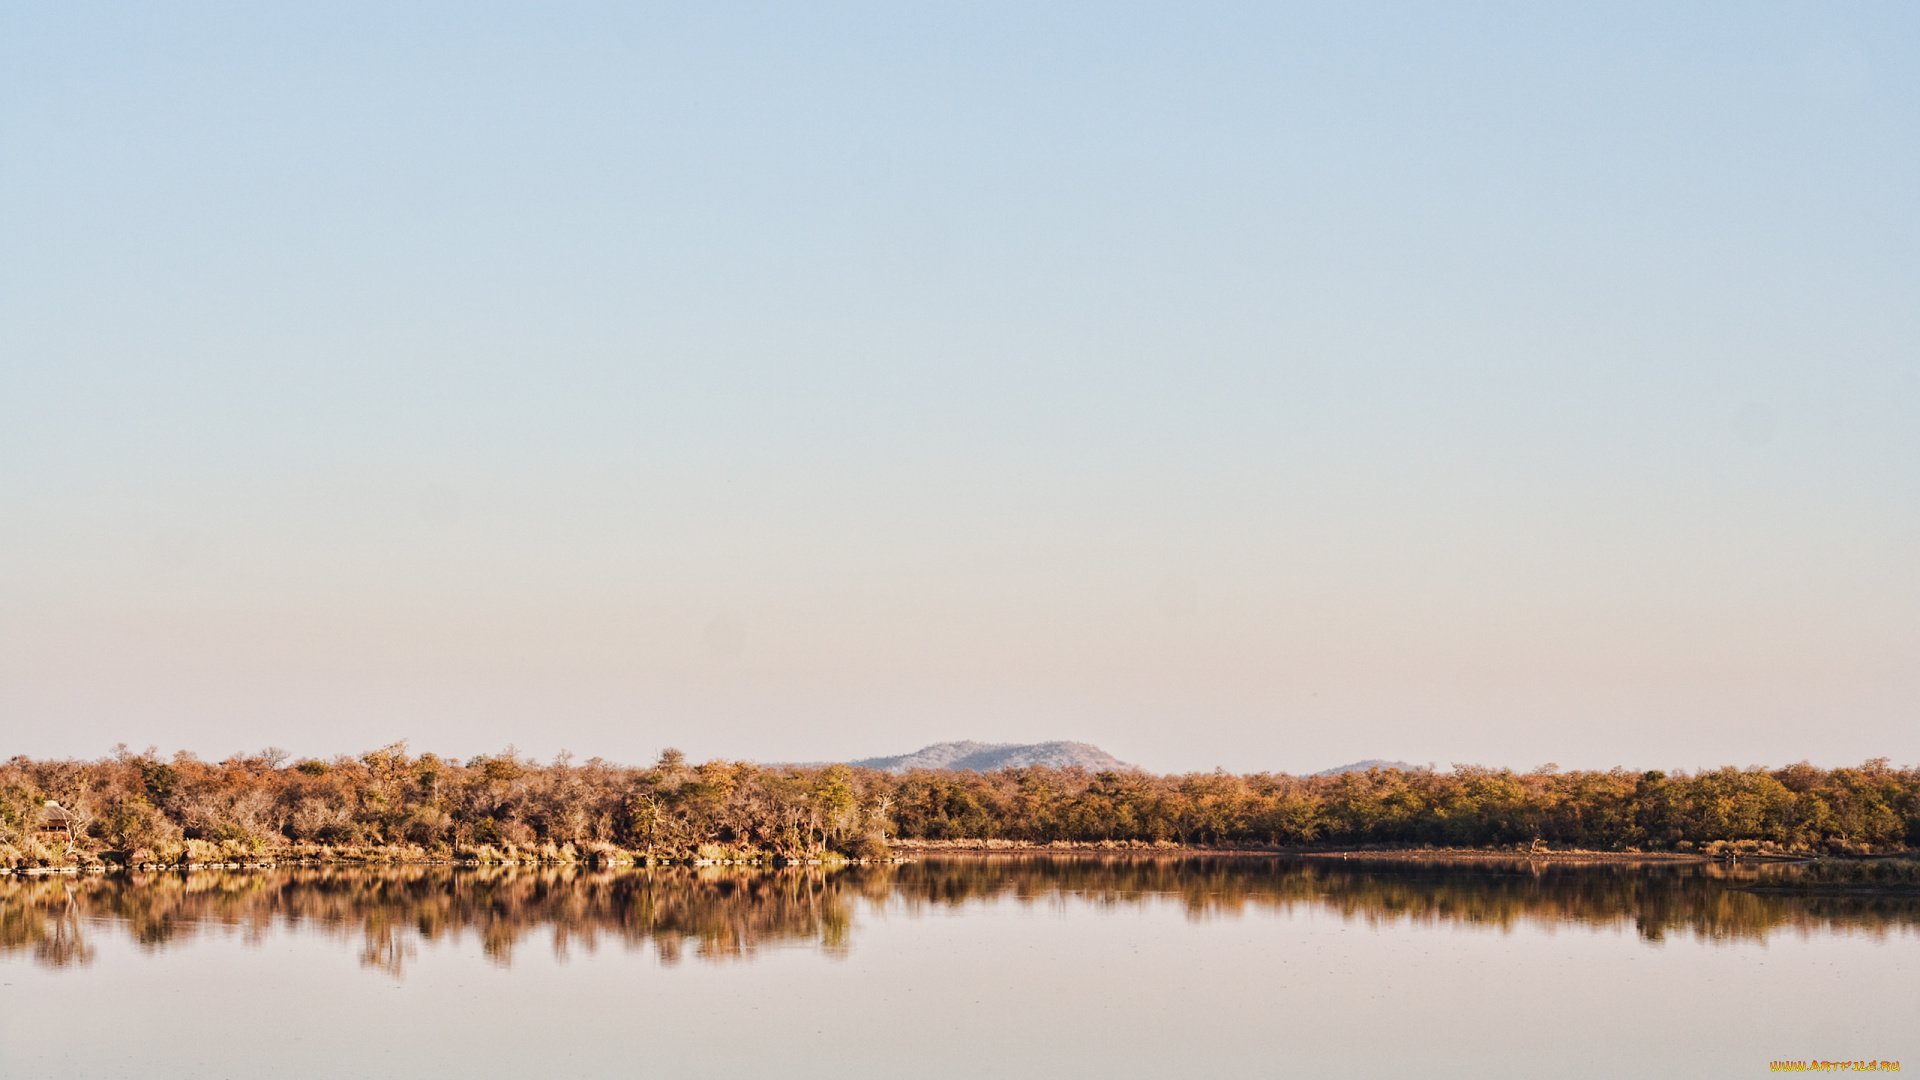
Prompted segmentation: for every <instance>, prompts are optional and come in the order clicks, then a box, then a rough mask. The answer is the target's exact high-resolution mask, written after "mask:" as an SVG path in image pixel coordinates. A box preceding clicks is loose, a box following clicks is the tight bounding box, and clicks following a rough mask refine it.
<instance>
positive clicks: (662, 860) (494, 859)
mask: <svg viewBox="0 0 1920 1080" xmlns="http://www.w3.org/2000/svg"><path fill="white" fill-rule="evenodd" d="M888 846H889V848H890V849H891V851H892V855H891V856H890V857H887V858H867V859H852V858H846V857H844V856H838V855H830V856H827V857H824V858H821V857H811V858H810V857H793V856H781V855H761V854H756V853H750V852H729V853H727V854H726V855H721V856H718V857H691V858H690V857H684V856H682V857H665V856H648V855H645V854H641V853H629V852H620V853H617V854H616V853H611V852H589V853H585V854H584V855H580V856H573V857H569V856H567V855H561V854H558V853H556V852H549V851H528V852H524V853H523V852H518V851H514V852H498V853H493V852H489V853H488V855H487V856H485V857H480V858H475V857H473V856H470V855H465V854H463V853H451V852H450V853H435V852H428V851H424V850H421V849H419V848H412V849H408V848H405V847H402V848H397V849H396V848H384V849H383V848H373V849H357V850H356V849H346V850H319V851H315V850H307V851H287V852H262V853H259V854H257V855H256V856H255V857H253V858H246V857H242V858H238V859H235V858H227V859H218V858H215V859H207V860H204V861H196V862H172V863H158V862H150V863H124V862H115V861H110V860H99V859H97V857H95V858H94V860H93V861H90V862H88V863H87V864H85V865H75V866H31V867H29V866H16V867H0V875H9V874H12V875H22V876H27V875H43V874H101V873H130V872H134V871H139V872H143V873H160V872H165V871H175V870H181V871H186V870H193V871H207V870H269V869H276V868H282V867H308V868H312V867H341V866H447V867H485V866H517V867H574V868H579V869H587V870H627V869H653V868H666V867H689V868H702V867H719V866H724V867H734V868H739V869H749V868H754V869H763V870H777V869H786V868H790V867H822V868H838V867H848V866H885V865H897V864H900V863H907V862H916V861H919V860H921V859H923V858H929V857H931V858H939V857H943V856H955V857H965V858H994V857H1001V858H1004V857H1010V856H1013V857H1023V858H1036V857H1037V858H1164V859H1190V858H1284V859H1306V860H1314V861H1316V862H1363V863H1382V864H1384V863H1401V864H1404V863H1428V864H1433V865H1448V864H1452V865H1473V864H1491V863H1501V864H1512V863H1522V862H1524V863H1536V864H1537V863H1560V864H1568V865H1573V864H1614V865H1636V864H1638V865H1649V864H1664V865H1721V866H1764V865H1781V864H1792V863H1804V862H1810V861H1813V860H1815V859H1818V858H1834V856H1821V855H1818V854H1816V853H1813V852H1781V851H1772V852H1757V851H1743V852H1699V851H1595V850H1587V849H1580V848H1555V849H1540V850H1534V849H1531V848H1525V847H1509V848H1466V847H1447V848H1434V847H1418V848H1414V847H1404V848H1402V847H1380V846H1372V847H1337V846H1327V845H1313V846H1297V847H1286V846H1277V845H1261V846H1224V845H1220V846H1216V845H1205V844H1176V843H1171V842H1164V841H1163V842H1158V843H1150V842H1145V841H1064V840H1055V841H1045V842H1042V841H1031V840H897V841H893V842H891V843H890V844H889V845H888ZM1901 856H1905V857H1907V858H1912V857H1914V853H1913V852H1912V851H1907V852H1897V853H1888V854H1881V855H1856V856H1841V857H1840V858H1845V859H1848V860H1849V861H1853V860H1866V859H1874V858H1888V857H1896V858H1897V857H1901ZM1791 891H1795V892H1802V891H1804V888H1795V889H1793V890H1791Z"/></svg>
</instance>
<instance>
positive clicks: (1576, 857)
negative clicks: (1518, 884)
mask: <svg viewBox="0 0 1920 1080" xmlns="http://www.w3.org/2000/svg"><path fill="white" fill-rule="evenodd" d="M892 846H893V847H894V849H895V850H897V851H901V852H907V853H912V854H915V855H923V856H924V855H1130V856H1154V855H1164V856H1169V857H1192V856H1275V855H1278V856H1285V857H1287V858H1297V859H1325V860H1338V861H1363V862H1512V861H1514V860H1516V859H1519V860H1526V861H1529V862H1570V863H1571V862H1582V863H1593V862H1611V863H1716V862H1726V861H1729V859H1733V860H1737V861H1739V862H1744V863H1754V862H1799V861H1804V860H1807V859H1811V858H1813V857H1814V856H1813V854H1812V853H1811V852H1780V851H1773V852H1769V851H1742V852H1737V853H1726V852H1720V851H1592V850H1587V849H1582V848H1564V847H1563V848H1548V847H1533V846H1523V845H1512V846H1506V847H1488V848H1460V847H1448V848H1435V847H1388V846H1372V847H1333V846H1326V845H1314V846H1285V845H1272V844H1267V845H1251V844H1249V845H1206V844H1177V843H1173V842H1171V841H1161V842H1158V843H1152V842H1147V841H1140V840H1132V841H1125V840H1109V841H1094V842H1087V841H1067V840H1055V841H1051V842H1047V843H1037V842H1033V841H1026V840H900V841H894V842H892Z"/></svg>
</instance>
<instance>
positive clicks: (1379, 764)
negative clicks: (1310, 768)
mask: <svg viewBox="0 0 1920 1080" xmlns="http://www.w3.org/2000/svg"><path fill="white" fill-rule="evenodd" d="M1368 769H1399V770H1400V771H1401V772H1412V771H1413V770H1414V766H1412V765H1409V764H1407V763H1406V762H1404V761H1384V760H1382V759H1380V758H1368V759H1367V760H1365V761H1356V762H1354V763H1353V764H1351V765H1335V766H1334V767H1333V768H1331V769H1321V770H1320V771H1319V772H1317V773H1314V774H1312V775H1314V776H1339V775H1340V774H1341V773H1347V772H1366V771H1367V770H1368Z"/></svg>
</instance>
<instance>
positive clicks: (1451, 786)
mask: <svg viewBox="0 0 1920 1080" xmlns="http://www.w3.org/2000/svg"><path fill="white" fill-rule="evenodd" d="M50 804H58V807H59V813H58V815H57V820H58V826H57V827H54V828H49V827H48V823H49V821H52V820H55V819H56V815H55V814H54V813H53V812H52V811H50V810H49V806H50ZM895 839H944V840H970V839H971V840H984V839H1011V840H1029V841H1036V842H1048V841H1055V840H1071V841H1096V842H1097V841H1148V842H1173V843H1182V844H1197V845H1283V846H1284V845H1306V844H1434V845H1459V846H1497V845H1509V844H1528V843H1533V842H1543V843H1547V844H1554V845H1562V846H1572V847H1581V848H1591V849H1601V850H1626V849H1640V850H1682V851H1685V850H1697V849H1700V848H1702V847H1705V846H1709V845H1716V846H1718V845H1739V846H1741V847H1743V848H1745V849H1755V850H1800V851H1825V852H1873V851H1890V850H1897V849H1903V848H1907V847H1911V846H1915V845H1916V844H1920V769H1914V768H1904V769H1902V768H1894V767H1892V766H1890V765H1889V764H1888V763H1887V762H1886V761H1885V760H1884V759H1881V760H1874V761H1869V762H1866V763H1865V764H1863V765H1860V766H1857V767H1851V768H1836V769H1820V768H1816V767H1814V766H1811V765H1807V764H1800V765H1790V766H1787V767H1785V768H1779V769H1757V768H1756V769H1732V768H1728V769H1720V770H1709V771H1702V772H1698V773H1692V774H1687V773H1675V774H1671V775H1668V774H1665V773H1661V772H1632V771H1628V770H1624V769H1614V770H1611V771H1606V772H1600V771H1566V772H1561V771H1557V770H1551V769H1549V770H1541V771H1535V772H1530V773H1516V772H1513V771H1511V770H1505V769H1487V768H1479V767H1468V766H1457V767H1455V768H1453V769H1452V770H1450V771H1446V772H1435V771H1430V770H1424V769H1416V770H1412V771H1402V770H1398V769H1385V770H1378V769H1376V770H1370V771H1367V772H1355V773H1345V774H1341V775H1337V776H1327V777H1296V776H1288V775H1285V774H1271V773H1258V774H1252V775H1234V774H1229V773H1225V772H1220V771H1216V772H1212V773H1190V774H1185V775H1152V774H1147V773H1136V772H1124V773H1122V772H1101V773H1097V774H1090V773H1087V772H1085V771H1083V770H1077V769H1066V770H1056V769H1048V768H1044V767H1034V768H1026V769H1007V770H1003V771H999V772H993V773H986V774H979V773H970V772H969V773H949V772H916V773H910V774H907V775H904V776H895V775H889V774H886V773H880V772H874V771H871V770H862V769H851V768H848V767H847V766H844V765H834V766H829V767H826V768H814V769H801V768H787V767H767V766H761V765H756V764H752V763H749V762H736V761H710V762H707V763H705V764H698V765H696V764H693V763H691V762H689V761H688V760H687V759H686V758H685V756H684V755H682V754H680V753H679V752H677V751H671V750H670V751H667V752H666V753H664V754H663V755H661V757H660V760H659V761H657V762H655V763H654V764H652V765H649V766H645V767H635V766H623V765H616V764H612V763H609V762H606V761H602V760H600V759H597V758H596V759H593V760H590V761H586V762H578V761H576V760H574V759H572V758H571V757H569V756H567V755H562V756H561V757H559V758H557V759H555V760H554V761H552V762H549V763H545V764H541V763H537V762H534V761H531V760H529V759H527V758H525V757H523V756H521V755H519V754H516V753H513V752H511V751H509V752H505V753H501V754H493V755H483V756H480V757H474V758H470V759H467V760H465V761H460V760H455V759H452V758H449V757H443V756H440V755H436V754H432V753H421V754H415V753H412V752H411V751H410V750H409V748H408V747H407V746H406V745H405V744H394V745H392V746H387V747H383V748H381V749H378V750H372V751H368V752H367V753H364V754H360V755H357V756H344V755H343V756H341V757H336V758H334V759H332V760H325V761H323V760H319V759H306V760H297V761H296V760H290V759H289V758H288V757H287V756H286V755H284V754H282V753H279V752H277V751H266V752H262V753H260V754H254V755H241V756H236V757H232V758H228V759H226V760H224V761H219V762H208V761H202V760H200V759H198V758H196V757H194V756H193V755H191V754H186V753H181V754H176V755H174V756H173V757H171V758H162V757H160V756H159V755H157V754H155V753H153V752H151V751H150V752H147V753H144V754H136V753H131V752H128V751H126V750H125V749H122V750H121V751H119V752H117V753H115V754H113V755H111V756H108V757H105V758H101V759H97V760H92V761H78V760H58V761H36V760H31V759H28V758H25V757H16V758H13V759H12V760H10V761H8V762H7V763H6V764H5V765H0V864H5V865H10V866H22V865H61V864H65V863H71V862H73V861H76V860H78V861H86V860H94V859H107V860H109V861H130V862H136V863H138V862H175V861H182V860H186V861H210V860H211V858H212V857H221V858H224V859H227V860H229V861H233V860H237V859H239V858H242V857H243V856H245V855H247V854H249V853H260V852H270V851H275V850H284V849H287V848H289V847H290V846H296V845H299V846H314V845H318V846H322V847H325V848H329V849H334V850H339V849H346V848H354V849H372V848H382V847H386V848H392V847H395V846H405V847H407V848H408V849H418V850H419V851H420V852H422V853H429V854H435V855H440V856H443V857H451V856H453V855H455V854H457V853H461V852H465V853H468V854H471V853H474V852H477V851H481V850H483V849H484V850H491V851H514V852H518V853H523V854H526V853H546V854H548V855H550V856H551V857H556V858H572V857H582V856H585V855H587V854H591V853H594V852H600V853H607V852H620V853H626V854H638V855H650V856H653V857H655V858H663V859H664V858H687V857H694V856H703V855H704V856H706V857H715V858H728V857H748V856H752V855H762V856H773V855H777V856H787V857H817V856H820V855H822V854H825V853H829V852H836V853H839V854H842V855H846V856H849V857H854V858H859V857H867V856H876V855H880V854H884V853H885V851H886V848H885V844H886V842H887V841H890V840H895ZM196 852H198V853H206V852H213V853H214V855H213V856H205V857H196V856H195V854H194V853H196Z"/></svg>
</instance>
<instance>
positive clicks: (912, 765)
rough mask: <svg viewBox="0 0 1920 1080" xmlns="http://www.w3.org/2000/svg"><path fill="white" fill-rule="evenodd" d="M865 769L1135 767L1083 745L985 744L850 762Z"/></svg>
mask: <svg viewBox="0 0 1920 1080" xmlns="http://www.w3.org/2000/svg"><path fill="white" fill-rule="evenodd" d="M847 764H849V765H856V766H859V767H860V768H863V769H878V770H880V771H882V772H890V773H903V772H910V771H912V770H914V769H946V770H951V771H954V772H959V771H961V770H964V769H972V770H973V771H975V772H991V771H992V770H994V769H1024V768H1026V767H1027V766H1029V765H1045V766H1047V767H1048V768H1052V769H1068V768H1073V767H1076V766H1077V767H1079V768H1082V769H1086V770H1088V771H1089V772H1100V771H1101V770H1103V769H1132V768H1134V766H1132V765H1129V764H1127V763H1126V762H1124V761H1121V760H1120V759H1118V758H1116V757H1114V756H1113V755H1112V754H1109V753H1107V752H1106V751H1105V750H1102V749H1100V748H1099V747H1097V746H1095V745H1093V744H1092V743H1083V742H1043V743H983V742H943V743H934V744H933V745H932V746H928V747H923V748H921V749H919V750H915V751H914V752H913V753H911V754H901V755H899V756H897V757H876V758H863V759H861V760H859V761H849V762H847Z"/></svg>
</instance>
